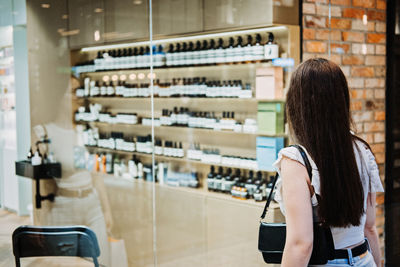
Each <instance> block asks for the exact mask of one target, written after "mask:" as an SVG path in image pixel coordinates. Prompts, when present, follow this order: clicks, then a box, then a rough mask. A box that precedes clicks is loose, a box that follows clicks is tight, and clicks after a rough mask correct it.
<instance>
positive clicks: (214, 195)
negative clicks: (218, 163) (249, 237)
mask: <svg viewBox="0 0 400 267" xmlns="http://www.w3.org/2000/svg"><path fill="white" fill-rule="evenodd" d="M92 174H94V175H99V176H101V177H104V178H109V182H111V183H113V185H119V186H121V187H124V188H126V185H127V183H129V184H133V185H151V183H152V182H150V181H146V180H143V179H127V178H123V177H115V176H114V175H112V174H106V173H102V172H92ZM155 186H156V189H157V190H159V189H165V190H170V191H172V192H183V193H189V194H193V195H197V196H202V197H205V198H209V199H216V200H222V201H227V202H229V203H235V204H238V205H245V206H252V207H259V208H263V207H264V206H265V200H264V201H260V202H257V201H255V200H254V199H246V200H245V199H237V198H234V197H232V196H231V195H229V194H225V193H218V192H212V191H208V190H207V189H206V188H191V187H182V186H169V185H166V184H160V183H158V182H157V183H156V184H155ZM270 209H279V204H278V203H276V202H271V205H270Z"/></svg>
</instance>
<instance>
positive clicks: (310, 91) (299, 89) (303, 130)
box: [286, 58, 364, 227]
mask: <svg viewBox="0 0 400 267" xmlns="http://www.w3.org/2000/svg"><path fill="white" fill-rule="evenodd" d="M286 113H287V117H288V121H289V126H290V129H291V133H292V134H293V135H294V139H295V141H296V142H297V143H299V144H300V145H303V146H304V147H305V148H306V149H307V151H308V152H309V154H310V156H311V157H312V159H313V160H314V162H315V164H316V165H317V167H318V171H319V174H320V184H321V192H320V195H321V199H320V201H319V210H318V213H319V217H320V219H321V220H322V221H323V222H324V224H325V225H327V226H334V227H347V226H350V225H354V226H357V225H360V218H361V216H362V214H363V213H364V205H363V200H364V194H363V187H362V183H361V179H360V174H359V172H358V168H357V162H356V158H355V154H354V150H353V143H354V141H355V140H354V137H353V135H352V133H351V132H350V126H351V122H352V120H351V114H350V97H349V89H348V86H347V81H346V77H345V76H344V74H343V72H342V71H341V69H340V68H339V66H337V65H336V64H335V63H333V62H331V61H329V60H326V59H323V58H316V59H309V60H307V61H305V62H304V63H302V64H301V65H300V66H299V67H298V68H297V69H296V70H295V71H294V73H293V74H292V77H291V81H290V86H289V91H288V94H287V105H286Z"/></svg>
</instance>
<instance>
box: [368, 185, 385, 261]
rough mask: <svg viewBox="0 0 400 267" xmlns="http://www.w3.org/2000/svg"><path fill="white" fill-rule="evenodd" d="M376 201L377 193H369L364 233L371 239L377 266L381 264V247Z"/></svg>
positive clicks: (370, 243)
mask: <svg viewBox="0 0 400 267" xmlns="http://www.w3.org/2000/svg"><path fill="white" fill-rule="evenodd" d="M375 202H376V193H369V194H368V199H367V211H366V212H367V220H366V222H365V227H364V235H365V237H366V238H367V239H368V241H369V245H370V247H371V252H372V255H373V256H374V260H375V263H376V266H381V250H380V247H379V237H378V232H377V231H376V226H375V218H376V216H375V206H376V205H375Z"/></svg>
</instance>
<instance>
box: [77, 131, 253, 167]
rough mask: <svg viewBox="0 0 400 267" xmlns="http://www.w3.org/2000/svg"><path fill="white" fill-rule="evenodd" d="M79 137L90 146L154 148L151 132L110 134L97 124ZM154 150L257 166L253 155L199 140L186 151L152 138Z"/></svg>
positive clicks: (145, 150) (208, 161)
mask: <svg viewBox="0 0 400 267" xmlns="http://www.w3.org/2000/svg"><path fill="white" fill-rule="evenodd" d="M81 140H82V141H83V144H84V145H86V146H89V147H98V148H106V149H113V150H118V151H126V152H135V151H136V152H139V153H143V154H151V153H152V152H153V146H152V138H151V135H147V136H136V137H133V136H126V135H124V134H123V133H121V132H111V133H109V134H106V133H99V131H98V128H95V127H94V128H87V129H86V130H84V131H83V132H82V137H81ZM154 153H155V154H156V155H159V156H166V157H173V158H184V157H185V154H186V158H187V159H189V160H194V161H201V162H204V163H206V164H222V165H225V166H232V167H237V168H244V169H254V170H257V169H258V165H257V160H256V159H255V158H248V157H239V156H232V155H221V153H220V151H219V149H216V148H203V149H201V148H200V145H199V144H190V145H188V148H187V150H186V153H185V149H184V145H183V143H182V142H180V141H170V140H160V139H155V141H154Z"/></svg>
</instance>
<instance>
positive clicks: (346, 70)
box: [340, 66, 350, 77]
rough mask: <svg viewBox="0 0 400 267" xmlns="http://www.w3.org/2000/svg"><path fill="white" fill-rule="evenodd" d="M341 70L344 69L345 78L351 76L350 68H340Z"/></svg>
mask: <svg viewBox="0 0 400 267" xmlns="http://www.w3.org/2000/svg"><path fill="white" fill-rule="evenodd" d="M340 68H341V69H342V71H343V74H344V76H346V77H349V76H350V66H340Z"/></svg>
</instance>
